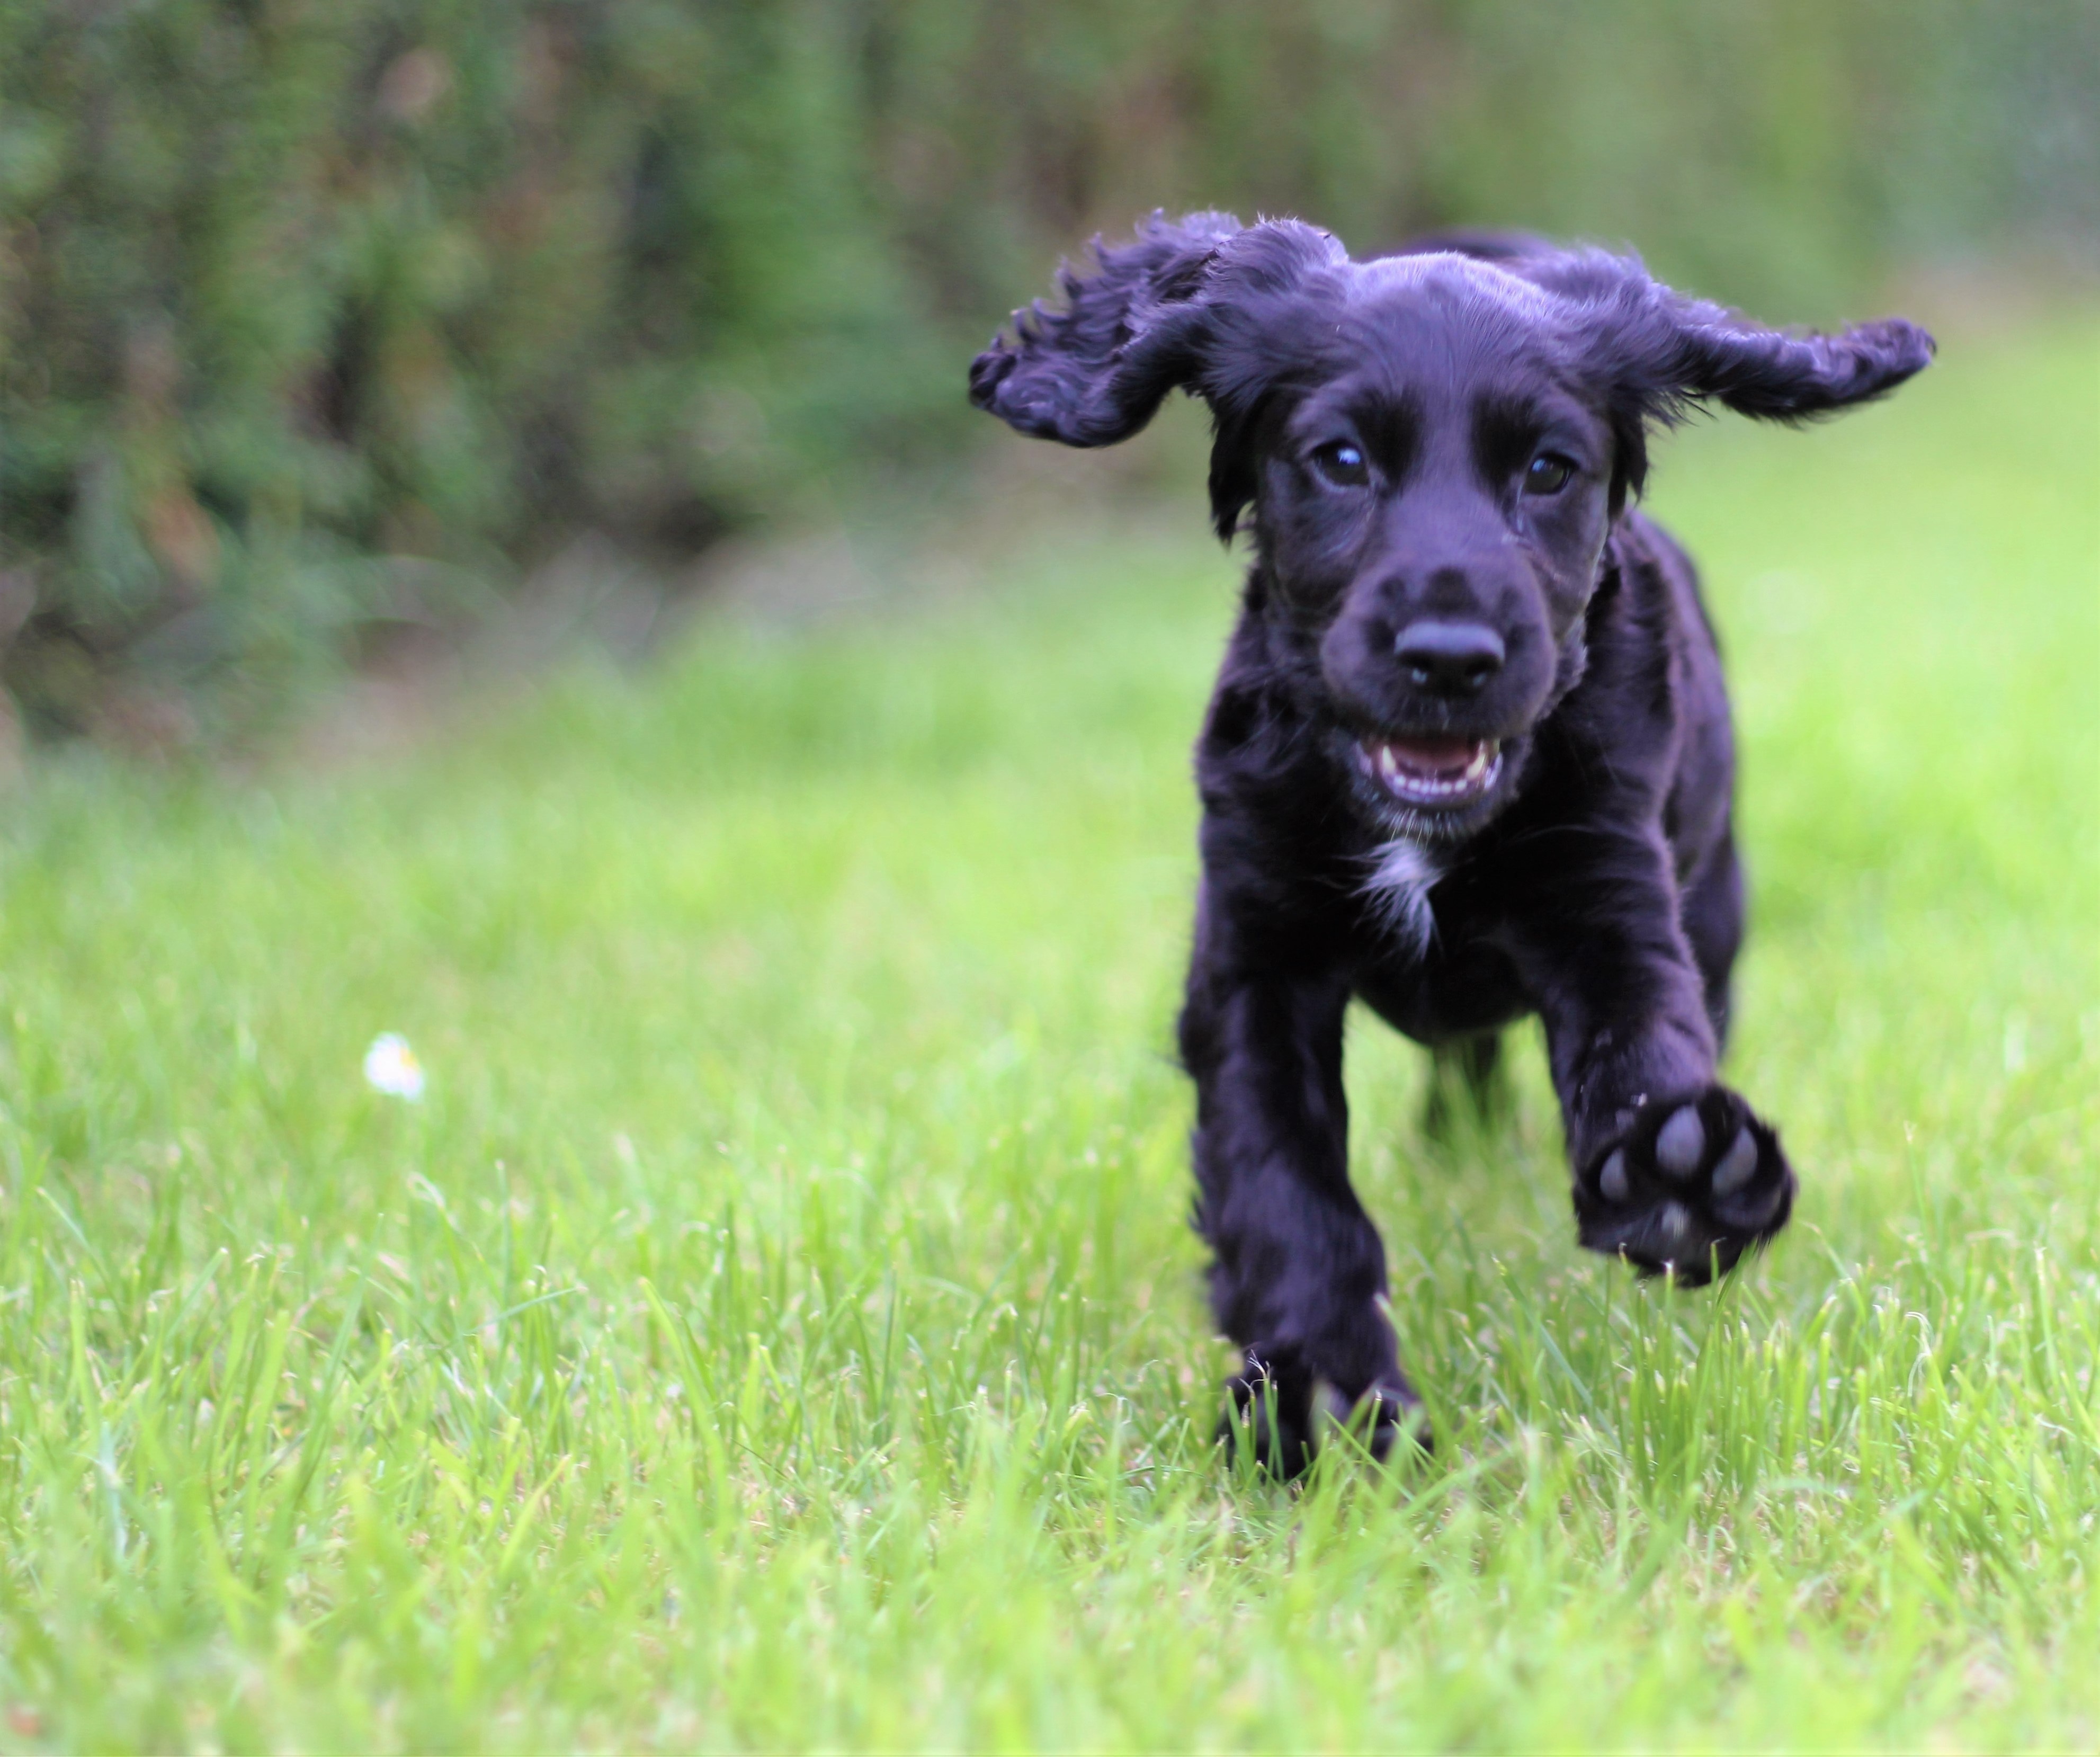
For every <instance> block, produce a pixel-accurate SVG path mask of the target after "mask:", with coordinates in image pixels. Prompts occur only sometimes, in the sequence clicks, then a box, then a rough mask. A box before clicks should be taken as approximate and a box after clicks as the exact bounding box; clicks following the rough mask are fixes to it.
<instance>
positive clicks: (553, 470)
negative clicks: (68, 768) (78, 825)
mask: <svg viewBox="0 0 2100 1757" xmlns="http://www.w3.org/2000/svg"><path fill="white" fill-rule="evenodd" d="M2096 69H2100V7H2095V6H2093V4H2091V3H2090V0H1990V3H1988V4H1986V3H1982V0H1726V3H1705V0H1696V3H1695V0H1589V3H1586V4H1582V5H1579V6H1577V5H1573V4H1560V3H1555V0H1393V3H1385V4H1379V3H1369V0H1308V3H1304V4H1294V5H1290V6H1277V5H1273V4H1270V3H1267V0H1114V3H1109V0H773V3H745V4H730V3H719V0H717V3H691V4H683V5H675V4H669V3H666V0H569V3H559V4H556V3H529V4H521V3H514V0H505V3H501V4H497V3H492V0H147V3H136V4H119V3H113V0H45V3H42V4H37V3H27V4H23V3H15V4H7V5H0V687H4V695H0V703H4V708H0V717H3V718H4V723H3V724H0V736H4V737H5V739H7V741H8V742H9V743H10V744H12V745H14V746H15V747H16V748H24V747H33V746H35V745H36V744H38V743H40V742H49V741H52V740H58V739H65V738H67V737H68V736H73V735H82V734H86V735H91V736H95V737H97V738H99V739H103V740H104V741H105V742H110V743H114V744H120V745H124V746H127V747H130V748H138V749H143V750H149V751H161V752H165V751H171V750H181V749H185V748H252V747H258V746H260V745H262V744H267V742H268V741H270V740H271V739H272V738H274V737H276V736H278V735H280V734H281V732H282V731H283V729H284V728H285V726H287V725H288V724H289V723H290V722H294V721H296V720H297V719H298V717H299V716H300V715H301V714H302V713H304V712H305V711H307V709H309V708H310V707H311V704H312V703H313V702H314V701H315V700H316V699H317V698H318V697H319V696H320V695H325V694H326V693H327V692H328V691H329V690H330V689H332V688H333V687H334V686H337V685H339V684H340V683H341V682H342V680H343V679H344V678H346V677H350V676H353V675H357V674H360V673H372V672H373V671H376V670H383V669H385V668H386V667H387V666H388V665H389V664H397V663H399V661H400V659H401V656H402V655H403V654H404V653H408V654H414V653H417V652H422V651H430V650H432V649H437V650H445V649H448V648H450V647H456V646H457V645H458V644H459V643H460V642H463V641H466V640H469V639H482V638H486V636H487V633H488V631H489V630H491V629H502V628H504V627H505V626H506V625H510V624H514V623H517V622H519V621H521V620H530V619H531V617H532V616H534V615H539V616H540V617H541V620H543V621H545V620H546V617H545V611H546V608H547V606H548V604H549V603H551V602H554V601H556V600H558V598H559V597H560V593H561V591H562V589H566V588H563V587H562V586H560V585H559V583H558V582H560V581H564V580H572V579H573V576H576V574H577V573H578V572H584V573H588V574H592V575H594V576H609V575H611V574H617V575H619V576H620V577H622V578H624V579H627V580H629V581H633V580H642V581H650V582H655V584H652V585H651V586H650V587H649V588H648V589H647V590H646V591H642V593H641V594H639V598H638V599H635V596H634V594H629V599H623V600H622V602H623V603H627V604H628V610H627V611H623V612H622V614H623V615H626V616H628V620H629V622H630V623H632V624H633V626H632V627H631V628H629V629H628V630H627V633H626V636H625V637H624V638H629V639H630V640H631V642H633V644H635V645H637V646H640V645H646V642H647V638H648V635H649V631H650V629H651V628H652V627H654V626H655V625H657V623H658V621H659V620H660V618H659V616H658V614H657V612H658V610H659V609H660V607H661V605H662V604H663V603H668V602H673V601H675V600H677V598H678V596H679V594H681V593H682V592H686V591H687V590H688V589H690V588H691V585H692V582H693V581H704V580H705V579H706V578H708V577H709V575H708V565H707V564H708V558H710V557H717V556H719V555H721V554H724V553H726V552H727V551H726V550H725V549H724V545H726V544H729V545H735V544H736V543H748V542H749V541H751V540H752V537H753V536H754V535H757V534H764V533H767V532H789V531H794V530H798V529H807V528H818V527H821V526H823V524H825V523H827V521H832V520H835V519H836V518H837V517H838V516H839V514H838V509H839V508H840V506H841V505H848V504H856V505H870V504H876V503H880V504H884V505H892V506H895V505H911V504H920V503H929V504H930V503H932V502H933V501H939V500H940V498H941V497H942V496H943V495H945V496H946V497H948V501H949V503H950V504H954V503H955V501H957V499H958V497H959V494H961V495H963V497H966V485H967V484H968V482H970V481H971V480H972V477H971V475H970V474H969V472H970V471H971V470H972V469H973V468H974V467H977V466H976V465H975V464H974V463H973V459H975V458H977V457H982V455H984V454H985V453H986V452H990V450H991V449H992V448H994V447H995V446H996V445H999V444H1004V445H1006V446H1007V447H1008V448H1011V447H1012V444H1013V443H1014V442H1012V440H1011V439H1008V438H1007V437H1006V436H1004V435H1002V434H998V433H995V431H994V430H992V429H991V425H990V423H988V422H983V421H982V419H981V418H980V417H973V415H972V414H971V413H970V412H969V411H968V409H967V408H966V407H965V405H964V400H963V395H962V386H963V383H964V371H965V369H966V367H967V364H968V360H969V357H970V355H971V354H972V353H973V351H975V350H976V349H977V347H981V346H982V343H983V341H984V339H985V338H986V335H987V334H988V333H990V330H991V329H992V328H993V326H994V325H995V323H996V322H997V321H998V320H999V319H1000V317H1001V316H1003V315H1004V313H1005V312H1006V311H1008V308H1009V307H1012V306H1013V305H1014V304H1016V303H1017V302H1021V301H1023V300H1025V299H1026V298H1030V297H1032V296H1034V295H1035V294H1039V293H1043V292H1045V291H1047V290H1048V284H1049V273H1050V270H1051V268H1052V264H1053V263H1054V262H1055V261H1056V259H1057V257H1058V256H1059V255H1060V254H1064V253H1068V252H1072V251H1075V250H1077V249H1079V248H1081V247H1082V246H1083V243H1084V241H1085V240H1086V239H1087V236H1089V235H1090V234H1091V233H1092V232H1095V231H1096V230H1101V229H1106V230H1108V231H1110V232H1115V231H1119V230H1123V229H1126V228H1127V227H1129V225H1130V224H1131V223H1132V220H1133V219H1135V218H1136V216H1137V215H1139V214H1142V213H1144V212H1145V211H1148V210H1150V209H1152V208H1154V207H1167V208H1170V209H1178V208H1185V207H1192V206H1210V205H1215V206H1221V207H1224V208H1229V209H1233V210H1237V211H1238V212H1240V213H1242V214H1250V213H1251V212H1253V211H1256V210H1259V211H1261V212H1266V213H1277V212H1284V211H1289V212H1295V213H1299V214H1305V215H1307V216H1308V217H1311V218H1313V219H1317V221H1319V222H1321V223H1324V224H1326V225H1328V226H1330V227H1333V228H1334V229H1335V230H1336V231H1337V232H1339V233H1340V234H1341V236H1343V238H1344V239H1345V240H1346V241H1348V243H1349V245H1351V246H1352V248H1353V249H1357V251H1359V252H1360V253H1361V252H1364V251H1368V250H1371V249H1376V248H1377V247H1379V245H1383V244H1386V243H1389V242H1392V241H1396V240H1398V239H1400V238H1401V237H1402V236H1405V235H1406V234H1408V233H1409V232H1412V231H1414V230H1416V229H1418V228H1421V227H1431V226H1439V225H1445V224H1451V223H1474V224H1492V225H1507V226H1519V227H1537V228H1540V229H1542V230H1546V231H1549V232H1555V233H1561V234H1570V235H1577V236H1586V237H1590V238H1594V239H1598V240H1602V241H1607V242H1611V243H1615V244H1618V243H1625V244H1630V245H1634V246H1635V247H1637V248H1639V249H1640V250H1641V251H1642V252H1643V254H1645V255H1646V256H1647V258H1648V261H1649V262H1650V263H1651V265H1652V267H1654V268H1655V269H1656V270H1657V271H1658V272H1659V273H1661V275H1663V276H1665V277H1666V278H1668V279H1670V280H1673V281H1675V282H1677V283H1679V284H1680V285H1684V286H1687V287H1688V288H1690V289H1695V290H1696V291H1698V292H1700V293H1701V294H1706V295H1709V296H1712V297H1716V298H1723V299H1725V300H1727V301H1729V302H1735V303H1738V304H1741V305H1743V306H1745V307H1749V308H1752V309H1754V311H1757V312H1758V314H1759V315H1760V316H1765V317H1767V318H1768V319H1771V320H1804V321H1816V320H1823V321H1827V320H1834V319H1838V318H1842V317H1844V316H1859V315H1866V314H1868V313H1869V312H1870V311H1874V310H1877V309H1879V308H1881V307H1884V306H1886V305H1888V304H1889V303H1890V302H1891V300H1895V299H1900V301H1901V302H1902V303H1903V304H1904V306H1905V307H1906V308H1907V309H1908V311H1910V313H1911V314H1912V315H1914V316H1920V317H1922V318H1925V319H1926V320H1928V321H1933V320H1937V319H1938V318H1939V317H1940V316H1941V315H1942V313H1943V311H1945V310H1948V309H1955V310H1957V315H1958V316H1959V317H1960V319H1961V320H1965V321H1987V320H1988V318H1989V316H1990V313H1991V312H1992V311H1994V310H1998V309H2002V308H2005V307H2010V306H2013V305H2017V304H2018V303H2019V302H2022V301H2030V302H2032V301H2034V300H2036V299H2037V298H2042V299H2046V298H2049V297H2050V296H2051V289H2079V288H2080V287H2083V288H2085V289H2088V290H2089V289H2090V287H2091V285H2092V284H2093V283H2092V280H2091V277H2092V276H2093V271H2094V268H2095V264H2096V261H2100V242H2096V241H2100V149H2096V139H2100V93H2096V90H2095V86H2096V71H2095V70H2096ZM2090 392H2091V386H2090V385H2089V384H2088V385H2086V386H2083V387H2080V389H2079V390H2078V391H2077V393H2076V394H2078V395H2090ZM959 484H961V485H964V488H960V489H959ZM550 581H551V582H556V583H554V584H550V583H549V582H550ZM761 589H763V588H762V587H761ZM629 600H634V601H635V602H638V603H640V606H641V607H640V609H639V610H638V611H636V610H634V609H633V602H630V601H629ZM630 612H631V614H630ZM560 620H561V619H560V618H559V617H558V616H557V617H555V618H554V621H555V622H556V623H557V624H559V623H560Z"/></svg>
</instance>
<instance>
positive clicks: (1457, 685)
mask: <svg viewBox="0 0 2100 1757" xmlns="http://www.w3.org/2000/svg"><path fill="white" fill-rule="evenodd" d="M1392 650H1393V655H1394V656H1395V657H1396V658H1397V659H1398V660H1400V662H1401V664H1404V665H1405V666H1406V667H1407V674H1408V676H1409V678H1410V679H1411V680H1412V681H1413V682H1414V684H1415V685H1416V686H1417V687H1418V688H1421V689H1426V690H1433V691H1436V694H1438V695H1471V694H1472V693H1473V692H1474V691H1476V690H1477V689H1479V688H1480V686H1481V685H1482V684H1484V683H1485V682H1487V681H1488V679H1489V678H1491V677H1493V675H1494V674H1495V673H1497V672H1498V671H1499V670H1501V669H1502V659H1503V657H1504V648H1503V647H1502V637H1501V636H1500V635H1499V634H1498V633H1495V631H1494V630H1493V629H1491V628H1489V626H1488V625H1486V624H1485V623H1484V622H1410V624H1408V625H1407V626H1406V627H1405V628H1404V629H1401V631H1400V633H1399V634H1398V636H1396V638H1395V639H1394V641H1393V643H1392Z"/></svg>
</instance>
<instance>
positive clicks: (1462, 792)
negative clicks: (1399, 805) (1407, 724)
mask: <svg viewBox="0 0 2100 1757" xmlns="http://www.w3.org/2000/svg"><path fill="white" fill-rule="evenodd" d="M1357 751H1358V753H1359V755H1360V757H1361V760H1362V762H1363V765H1364V767H1365V770H1367V771H1368V772H1369V774H1370V776H1371V778H1372V779H1374V780H1375V781H1377V782H1378V784H1379V785H1380V786H1381V787H1383V788H1384V789H1385V790H1386V791H1387V792H1388V793H1391V794H1392V796H1393V797H1395V798H1396V799H1399V800H1401V801H1405V803H1406V804H1408V805H1410V806H1462V805H1468V804H1471V802H1472V801H1474V800H1476V799H1478V798H1479V797H1480V796H1481V795H1482V794H1483V793H1485V792H1487V790H1488V789H1489V788H1490V787H1492V786H1493V785H1494V783H1495V777H1496V776H1497V775H1498V774H1499V773H1500V772H1501V770H1502V747H1501V745H1500V744H1498V743H1497V742H1496V740H1494V739H1485V738H1482V739H1473V738H1383V739H1364V740H1363V741H1362V742H1361V744H1359V745H1358V746H1357Z"/></svg>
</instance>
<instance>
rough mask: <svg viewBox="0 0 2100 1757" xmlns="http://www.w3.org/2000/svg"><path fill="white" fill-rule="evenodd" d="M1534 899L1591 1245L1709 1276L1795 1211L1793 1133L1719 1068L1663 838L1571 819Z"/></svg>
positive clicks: (1530, 904)
mask: <svg viewBox="0 0 2100 1757" xmlns="http://www.w3.org/2000/svg"><path fill="white" fill-rule="evenodd" d="M1532 852H1533V856H1534V859H1533V862H1532V863H1531V864H1533V869H1534V870H1535V871H1537V872H1540V873H1542V874H1544V875H1548V877H1547V879H1546V882H1544V883H1542V884H1541V885H1539V887H1538V889H1537V891H1536V892H1535V893H1534V894H1533V895H1532V896H1531V897H1530V898H1528V899H1527V903H1526V906H1525V907H1524V910H1523V911H1522V912H1521V915H1520V924H1519V925H1518V928H1517V932H1516V934H1515V939H1516V942H1517V951H1518V957H1519V962H1520V965H1521V966H1522V967H1523V970H1524V977H1525V979H1526V981H1527V983H1528V984H1529V987H1530V989H1531V991H1532V993H1533V996H1534V997H1535V998H1536V1000H1537V1004H1538V1009H1539V1012H1540V1014H1541V1015H1542V1018H1544V1020H1545V1022H1546V1046H1547V1051H1548V1054H1549V1056H1550V1057H1551V1062H1552V1067H1553V1081H1554V1086H1555V1090H1556V1091H1557V1092H1558V1093H1560V1106H1561V1114H1562V1117H1563V1119H1564V1122H1565V1124H1566V1128H1567V1134H1568V1158H1569V1159H1570V1161H1571V1162H1572V1165H1573V1171H1574V1177H1575V1190H1574V1194H1575V1215H1576V1220H1577V1225H1578V1227H1579V1229H1580V1235H1581V1238H1582V1243H1584V1244H1586V1245H1587V1246H1588V1247H1590V1249H1591V1250H1593V1251H1604V1252H1610V1253H1612V1254H1614V1255H1617V1256H1624V1257H1626V1259H1627V1260H1630V1261H1631V1262H1633V1263H1635V1264H1636V1265H1639V1267H1640V1268H1642V1269H1646V1270H1648V1271H1649V1272H1650V1273H1656V1274H1669V1275H1671V1276H1672V1277H1674V1278H1675V1279H1677V1280H1678V1281H1680V1282H1685V1283H1687V1284H1690V1285H1695V1286H1696V1285H1697V1284H1698V1283H1700V1282H1704V1281H1705V1280H1707V1279H1708V1278H1710V1276H1711V1275H1713V1274H1716V1273H1725V1272H1726V1271H1727V1270H1728V1269H1732V1267H1734V1265H1735V1264H1736V1260H1737V1259H1738V1258H1739V1257H1740V1256H1742V1254H1743V1252H1745V1250H1748V1249H1749V1248H1751V1247H1754V1246H1755V1245H1758V1244H1760V1243H1762V1242H1763V1241H1764V1240H1765V1239H1767V1238H1770V1237H1771V1235H1772V1234H1774V1233H1776V1232H1777V1231H1778V1230H1779V1229H1780V1227H1782V1226H1784V1225H1785V1224H1786V1221H1787V1216H1788V1215H1789V1212H1791V1211H1792V1209H1793V1196H1794V1188H1795V1185H1794V1178H1793V1171H1792V1170H1791V1168H1789V1166H1788V1164H1787V1162H1786V1157H1785V1154H1783V1153H1782V1152H1781V1151H1780V1145H1779V1137H1778V1135H1777V1134H1776V1132H1774V1131H1773V1130H1772V1129H1771V1128H1770V1127H1769V1126H1768V1125H1767V1124H1766V1123H1764V1122H1763V1121H1762V1119H1759V1118H1758V1116H1757V1115H1755V1114H1754V1113H1753V1112H1752V1110H1750V1107H1749V1106H1748V1105H1747V1104H1745V1102H1744V1101H1743V1100H1742V1099H1741V1098H1740V1097H1738V1096H1737V1095H1736V1093H1734V1092H1732V1091H1731V1090H1730V1089H1729V1088H1727V1087H1726V1086H1724V1085H1722V1084H1720V1083H1719V1082H1718V1080H1717V1079H1715V1077H1714V1062H1715V1056H1716V1050H1715V1044H1714V1028H1713V1025H1712V1023H1711V1022H1710V1019H1709V1018H1708V1015H1707V1011H1706V1008H1705V1001H1704V998H1703V995H1704V987H1703V982H1702V978H1701V975H1700V973H1699V969H1698V966H1697V965H1696V962H1695V961H1694V960H1693V957H1692V950H1691V947H1690V946H1689V945H1688V944H1687V943H1686V940H1685V938H1684V934H1683V929H1681V927H1680V926H1679V908H1678V898H1677V892H1676V885H1675V880H1674V875H1673V872H1672V869H1671V866H1670V857H1669V854H1668V851H1667V850H1666V849H1665V846H1664V845H1663V843H1662V840H1661V837H1660V836H1659V835H1656V836H1652V837H1644V836H1642V835H1639V834H1638V833H1635V832H1622V833H1613V832H1599V831H1598V830H1597V829H1595V828H1584V829H1583V830H1582V832H1580V833H1579V834H1577V833H1574V832H1571V833H1570V834H1569V835H1568V837H1567V838H1566V839H1565V841H1564V844H1563V845H1561V846H1560V847H1559V848H1558V849H1556V850H1553V851H1552V853H1551V854H1548V851H1547V850H1546V848H1545V847H1544V845H1535V847H1534V849H1533V851H1532Z"/></svg>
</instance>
